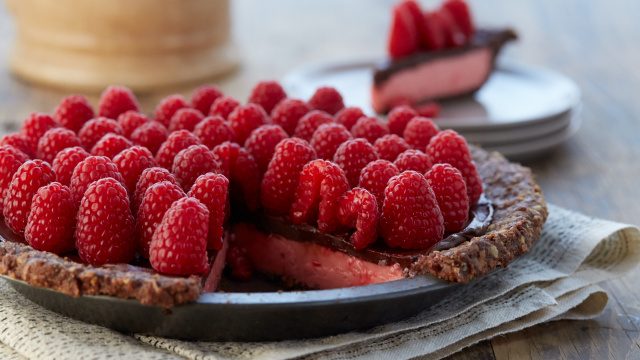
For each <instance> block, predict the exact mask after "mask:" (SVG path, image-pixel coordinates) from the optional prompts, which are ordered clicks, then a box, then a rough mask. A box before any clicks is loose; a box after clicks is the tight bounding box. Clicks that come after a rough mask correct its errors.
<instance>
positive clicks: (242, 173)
mask: <svg viewBox="0 0 640 360" xmlns="http://www.w3.org/2000/svg"><path fill="white" fill-rule="evenodd" d="M212 152H213V156H214V158H215V159H216V161H217V162H218V164H219V165H220V172H221V173H222V174H224V175H225V176H226V177H227V178H228V179H229V180H230V183H231V198H232V200H234V201H233V202H234V203H235V204H243V205H244V206H246V208H247V209H248V210H250V211H254V210H256V209H257V208H258V201H259V199H258V197H259V195H258V193H259V192H260V179H261V178H262V176H261V175H262V174H261V173H260V170H259V169H258V164H257V163H256V160H255V159H254V158H253V156H251V154H250V153H249V152H248V151H247V150H246V149H245V148H242V147H240V145H238V144H236V143H232V142H228V141H227V142H224V143H222V144H220V145H218V146H216V147H215V148H213V150H212ZM239 199H242V200H239Z"/></svg>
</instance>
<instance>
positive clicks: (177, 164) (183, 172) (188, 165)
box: [171, 145, 220, 189]
mask: <svg viewBox="0 0 640 360" xmlns="http://www.w3.org/2000/svg"><path fill="white" fill-rule="evenodd" d="M219 166H220V164H218V162H217V161H216V160H215V158H214V157H213V153H212V152H211V151H209V148H208V147H206V146H204V145H191V146H189V147H188V148H186V149H184V150H181V151H180V152H179V153H178V154H177V155H176V157H175V159H174V160H173V165H172V166H171V172H172V173H173V174H174V175H175V176H176V179H177V180H178V183H179V184H180V185H181V186H182V188H183V189H190V188H191V185H193V182H194V181H196V179H197V178H198V176H200V175H203V174H206V173H208V172H217V171H218V169H219Z"/></svg>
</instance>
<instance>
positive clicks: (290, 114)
mask: <svg viewBox="0 0 640 360" xmlns="http://www.w3.org/2000/svg"><path fill="white" fill-rule="evenodd" d="M309 111H311V107H310V106H309V104H307V103H306V102H304V101H302V100H298V99H284V100H282V101H280V102H279V103H278V105H276V107H275V108H273V110H272V111H271V121H272V122H273V123H274V124H276V125H280V126H282V128H283V129H284V131H286V132H287V134H289V135H293V132H294V131H295V130H296V126H298V122H299V121H300V119H301V118H302V117H303V116H305V115H306V114H307V113H308V112H309Z"/></svg>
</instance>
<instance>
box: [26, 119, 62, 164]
mask: <svg viewBox="0 0 640 360" xmlns="http://www.w3.org/2000/svg"><path fill="white" fill-rule="evenodd" d="M57 126H58V123H56V121H55V120H53V118H52V117H51V116H49V115H47V114H42V113H31V114H30V115H29V117H27V119H26V120H25V121H24V124H23V125H22V135H23V136H24V139H25V140H26V141H27V144H28V145H29V151H30V153H31V154H35V152H36V150H37V149H38V141H39V140H40V138H41V137H42V135H44V133H46V132H47V131H49V130H50V129H53V128H54V127H57Z"/></svg>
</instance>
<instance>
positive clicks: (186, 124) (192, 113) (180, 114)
mask: <svg viewBox="0 0 640 360" xmlns="http://www.w3.org/2000/svg"><path fill="white" fill-rule="evenodd" d="M202 119H204V116H203V115H202V113H201V112H200V111H198V110H196V109H190V108H184V109H180V110H178V111H176V113H175V114H173V116H172V117H171V121H170V122H169V132H173V131H178V130H188V131H193V129H195V127H196V125H198V123H200V121H202Z"/></svg>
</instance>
